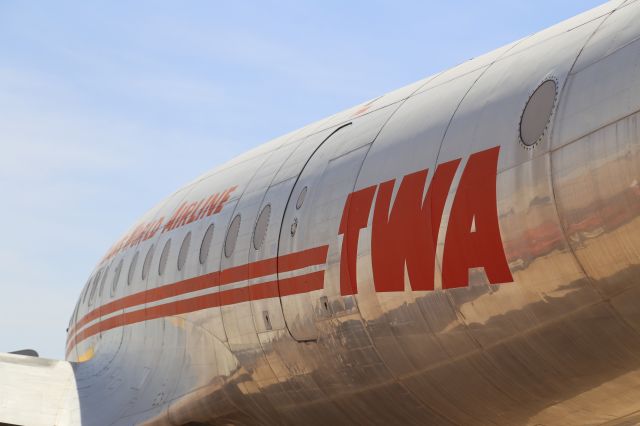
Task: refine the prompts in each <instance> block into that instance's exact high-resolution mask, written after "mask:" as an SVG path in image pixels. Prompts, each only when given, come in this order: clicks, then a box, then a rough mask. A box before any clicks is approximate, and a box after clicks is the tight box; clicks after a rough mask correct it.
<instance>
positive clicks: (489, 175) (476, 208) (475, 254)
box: [442, 147, 513, 289]
mask: <svg viewBox="0 0 640 426" xmlns="http://www.w3.org/2000/svg"><path fill="white" fill-rule="evenodd" d="M499 152H500V147H495V148H491V149H488V150H486V151H482V152H478V153H475V154H472V155H471V156H470V157H469V161H468V162H467V165H466V167H465V169H464V172H463V173H462V177H461V178H460V185H459V186H458V190H457V192H456V195H455V198H454V199H453V206H452V207H451V216H450V217H449V225H448V227H447V235H446V238H445V245H444V254H443V259H442V288H443V289H448V288H457V287H465V286H467V285H469V269H470V268H479V267H482V268H484V271H485V273H486V275H487V278H488V279H489V282H490V283H491V284H503V283H508V282H512V281H513V277H512V276H511V271H510V270H509V265H508V264H507V259H506V256H505V254H504V248H503V246H502V239H501V237H500V228H499V226H498V206H497V199H496V175H497V168H498V155H499ZM474 225H475V226H474Z"/></svg>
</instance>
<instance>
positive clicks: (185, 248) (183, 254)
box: [178, 232, 191, 271]
mask: <svg viewBox="0 0 640 426" xmlns="http://www.w3.org/2000/svg"><path fill="white" fill-rule="evenodd" d="M190 244H191V232H188V233H187V235H185V237H184V240H182V245H181V246H180V252H179V253H178V271H182V268H184V264H185V263H186V261H187V254H188V253H189V245H190Z"/></svg>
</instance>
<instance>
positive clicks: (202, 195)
mask: <svg viewBox="0 0 640 426" xmlns="http://www.w3.org/2000/svg"><path fill="white" fill-rule="evenodd" d="M639 38H640V2H638V1H622V0H615V1H610V2H608V3H607V4H605V5H603V6H601V7H599V8H596V9H594V10H592V11H589V12H587V13H585V14H582V15H580V16H578V17H575V18H573V19H570V20H568V21H566V22H563V23H561V24H559V25H557V26H555V27H552V28H550V29H548V30H545V31H542V32H540V33H537V34H535V35H533V36H531V37H528V38H525V39H523V40H520V41H518V42H515V43H513V44H510V45H508V46H506V47H503V48H501V49H498V50H496V51H494V52H491V53H489V54H487V55H484V56H481V57H479V58H475V59H473V60H471V61H469V62H466V63H464V64H462V65H460V66H458V67H455V68H453V69H450V70H448V71H444V72H442V73H440V74H437V75H435V76H432V77H429V78H426V79H424V80H422V81H420V82H417V83H415V84H412V85H410V86H407V87H405V88H403V89H400V90H398V91H395V92H392V93H390V94H387V95H384V96H382V97H380V98H377V99H375V100H373V101H371V102H369V103H366V104H363V105H359V106H357V107H355V108H353V109H350V110H348V111H345V112H343V113H340V114H337V115H335V116H332V117H329V118H328V119H325V120H323V121H320V122H317V123H314V124H312V125H309V126H307V127H305V128H303V129H300V130H298V131H295V132H292V133H290V134H288V135H286V136H284V137H281V138H278V139H276V140H274V141H271V142H269V143H267V144H266V145H264V146H262V147H259V148H257V149H255V150H253V151H251V152H249V153H247V154H245V155H243V156H241V157H239V158H237V159H235V160H233V161H231V162H229V163H227V164H225V165H223V166H221V167H219V168H217V169H215V170H213V171H211V172H209V173H207V174H205V175H203V176H202V177H201V178H199V179H197V180H196V181H194V182H192V183H190V184H189V185H187V186H185V187H184V188H182V189H180V190H179V191H177V192H176V193H174V194H172V195H171V196H170V197H168V198H167V199H166V200H164V201H163V202H162V203H160V204H159V205H158V206H156V207H155V208H154V209H152V210H151V211H149V212H148V213H147V214H146V215H145V216H144V217H142V218H141V220H140V222H139V223H138V224H136V225H135V226H134V228H133V229H134V232H133V235H134V236H133V237H132V236H131V235H132V233H129V234H127V236H125V237H124V238H123V240H121V241H120V243H119V244H118V245H116V246H115V247H114V249H112V250H111V251H110V252H109V253H108V255H107V256H106V257H105V259H103V260H102V261H101V262H100V263H99V265H98V266H97V267H96V270H95V271H94V274H92V277H91V279H90V280H89V282H88V284H87V286H86V288H85V289H84V290H83V292H82V293H81V298H80V301H79V304H78V307H77V309H76V311H75V312H74V315H73V317H72V319H71V324H70V327H71V329H70V335H69V339H70V340H69V344H68V354H67V359H68V360H70V361H82V362H80V363H78V364H76V365H75V374H76V379H77V383H78V390H79V397H80V408H81V418H82V423H83V424H88V425H93V424H95V425H102V424H137V423H147V424H176V425H182V424H189V423H191V422H194V423H211V424H323V425H324V424H501V425H513V424H559V425H566V424H593V423H605V422H609V421H612V422H614V421H617V420H620V419H623V418H624V419H625V420H629V421H631V422H632V423H633V422H634V419H636V417H634V413H635V412H637V411H638V410H640V403H639V402H638V401H640V282H639V281H640V280H639V276H638V271H639V270H640V269H639V268H640V216H639V215H640V181H639V179H640V41H638V39H639ZM549 79H552V80H554V81H555V82H556V83H557V87H558V95H557V100H556V104H555V105H556V106H555V108H554V111H553V115H552V116H551V121H550V123H549V124H548V126H547V128H546V130H545V132H544V135H543V137H542V139H541V140H540V141H539V142H538V143H537V144H536V145H535V146H534V147H527V146H524V145H523V143H522V141H521V140H520V135H519V124H520V120H521V116H522V113H523V110H524V108H525V105H526V104H527V101H528V99H529V97H530V96H531V94H532V93H533V92H534V90H535V89H536V88H537V87H538V86H539V85H540V83H542V82H543V81H545V80H549ZM494 148H495V149H497V150H499V158H498V163H497V168H496V169H495V170H494V176H495V188H496V192H495V194H496V196H497V200H496V203H495V204H496V207H495V208H496V214H497V220H498V223H499V236H500V240H501V244H502V247H503V249H504V256H505V257H506V261H507V262H508V271H507V272H508V273H509V274H510V276H511V280H504V279H503V280H493V279H492V278H491V277H489V276H488V275H489V274H488V273H485V272H486V271H485V270H484V268H482V267H479V268H470V269H469V270H468V271H467V270H466V269H465V270H464V271H463V272H464V274H468V283H466V285H463V286H460V287H457V288H444V287H446V285H445V286H443V279H442V277H443V272H442V271H443V256H446V253H445V252H446V250H447V245H448V244H449V243H448V241H447V240H448V236H447V235H448V233H447V231H448V225H449V223H450V218H451V212H452V209H455V206H454V204H455V202H454V200H455V198H456V194H457V193H458V191H459V186H460V180H461V178H462V174H463V173H465V172H464V171H465V170H466V169H468V167H467V166H468V163H469V162H470V161H471V160H470V158H471V157H472V156H473V155H474V154H476V153H481V152H486V151H487V150H491V149H494ZM458 160H459V166H458V167H457V168H456V169H455V176H454V177H453V181H452V184H451V186H450V187H449V189H448V192H447V193H446V194H448V195H447V197H446V203H445V204H444V207H443V213H442V218H441V220H438V221H435V220H434V219H433V217H432V221H433V222H432V223H431V225H432V228H433V229H432V231H431V232H432V236H433V237H434V243H435V244H434V246H433V249H434V254H435V257H434V259H435V263H434V273H433V287H434V288H433V290H431V289H429V288H427V289H424V288H422V287H420V288H418V285H417V284H416V282H410V281H411V269H410V267H409V265H407V271H406V272H404V274H403V275H404V276H405V277H404V287H403V288H396V289H395V291H380V289H381V286H382V285H386V284H384V283H382V282H380V280H378V282H375V277H374V275H376V274H378V276H381V275H380V273H379V272H376V271H374V266H373V263H375V262H377V260H375V259H373V257H375V255H374V256H373V257H372V238H374V239H375V238H376V237H375V236H372V222H373V221H374V220H375V219H374V217H373V216H374V215H375V213H374V210H375V208H376V207H375V206H376V205H377V204H376V203H378V201H376V200H379V199H380V197H381V195H380V194H381V193H382V189H381V185H382V184H383V183H385V182H391V183H390V184H389V185H391V188H395V189H394V193H393V194H394V197H396V196H397V193H398V187H399V185H400V182H401V181H402V179H403V178H404V177H405V176H408V175H411V174H412V173H416V172H419V171H422V170H428V171H429V172H428V174H427V176H428V178H427V184H426V186H425V188H426V187H429V183H430V182H431V180H432V177H433V176H434V173H435V170H436V169H437V166H438V165H442V164H446V163H448V162H452V161H458ZM393 185H395V186H393ZM492 185H493V183H492ZM368 188H374V189H372V190H371V191H372V192H371V196H372V197H374V198H372V199H371V200H372V203H373V206H374V207H372V208H371V213H366V212H365V214H364V216H363V217H364V223H363V224H361V226H359V227H358V232H357V233H355V234H354V233H351V234H349V232H345V231H346V230H347V229H343V227H344V226H346V225H344V224H345V223H347V222H349V220H350V219H349V218H351V219H353V218H355V217H356V216H353V215H356V214H359V213H358V210H357V208H354V207H353V206H351V207H350V208H351V210H349V208H348V203H347V200H348V199H351V198H350V194H355V193H360V194H365V193H366V191H365V190H367V189H368ZM230 189H231V190H230ZM229 190H230V191H229ZM225 191H228V194H227V197H226V199H225V200H224V202H219V203H218V206H220V209H219V210H218V211H217V212H215V211H209V212H208V213H210V214H207V213H205V211H204V210H203V206H205V205H206V203H207V201H206V200H211V197H212V195H213V194H224V193H225ZM359 191H361V192H359ZM362 191H364V192H362ZM376 191H377V192H376ZM302 193H304V194H303V195H301V194H302ZM374 194H378V195H377V196H376V195H374ZM446 194H445V195H446ZM218 197H219V198H220V197H221V196H220V195H218ZM375 197H378V198H375ZM202 200H205V201H202ZM218 201H219V199H218ZM194 203H200V204H197V205H196V206H195V207H193V208H192V210H191V214H190V215H187V216H189V217H188V218H187V219H184V220H183V223H177V222H176V223H173V224H172V225H171V226H167V223H168V221H170V219H171V218H172V217H174V216H175V214H176V212H180V211H181V209H183V210H182V212H183V213H184V209H185V208H188V206H189V205H194ZM267 205H268V206H269V212H268V213H269V215H268V220H267V223H266V225H265V223H264V221H261V220H258V217H259V215H260V213H261V212H262V211H263V210H264V208H265V206H267ZM185 206H187V207H185ZM345 212H346V213H345ZM172 215H173V216H172ZM238 215H239V217H240V219H237V221H239V228H237V240H235V239H234V238H233V237H234V234H235V231H236V226H237V222H236V223H235V224H233V223H232V222H234V218H236V217H237V216H238ZM345 215H346V216H345ZM183 216H184V215H183ZM345 218H347V219H345ZM353 220H355V219H353ZM353 220H352V222H353ZM345 221H346V222H345ZM349 223H351V222H349ZM211 224H213V225H214V228H213V233H212V234H210V235H211V236H212V239H211V241H210V244H205V248H204V250H208V252H207V253H205V254H206V255H205V256H203V253H202V250H203V248H202V247H201V246H202V243H201V242H202V241H203V238H204V236H205V233H206V231H207V229H209V227H210V225H211ZM257 224H259V225H260V226H256V225H257ZM473 226H476V224H474V225H473ZM478 226H480V225H478ZM136 227H137V228H136ZM265 227H266V229H265ZM136 229H138V231H135V230H136ZM140 229H143V230H144V231H143V232H142V233H141V232H140ZM263 229H265V230H264V235H262V230H263ZM397 229H400V230H401V231H402V232H400V233H399V234H391V236H389V237H388V238H389V241H392V242H391V243H389V244H401V242H402V241H407V244H409V241H414V240H415V238H414V237H415V236H414V235H413V233H412V229H411V228H410V227H408V226H400V225H398V228H397ZM256 230H259V231H260V232H259V234H258V237H256V232H257V231H256ZM438 231H439V232H438ZM416 232H417V231H416ZM189 233H190V234H189ZM187 234H189V235H190V237H189V238H188V239H189V241H188V242H187V243H186V248H185V244H183V241H184V239H185V236H186V235H187ZM229 235H231V237H229ZM354 235H357V239H356V240H353V239H350V240H348V241H345V239H346V238H352V237H353V236H354ZM230 238H231V239H232V240H234V241H232V242H230V241H229V239H230ZM168 240H171V241H172V242H171V248H170V249H169V250H168V252H167V257H165V258H164V260H163V259H162V258H163V256H161V251H162V250H163V248H164V247H165V245H166V242H167V241H168ZM205 240H206V239H205ZM206 243H209V241H206ZM232 243H233V244H232ZM349 244H351V246H349ZM232 246H233V247H232ZM152 247H153V252H152V253H153V255H150V256H147V253H148V252H149V250H150V249H151V248H152ZM348 247H351V248H352V250H351V252H350V254H349V255H347V254H345V253H346V252H345V250H347V248H348ZM466 249H467V248H465V250H466ZM485 249H486V248H484V247H469V248H468V250H470V251H472V252H473V253H477V252H478V251H482V250H485ZM180 252H182V255H181V254H180ZM470 253H471V252H470ZM134 257H135V258H136V259H137V261H136V262H134V266H133V269H132V270H131V272H130V264H131V263H132V259H134ZM180 257H182V259H179V258H180ZM203 257H204V258H205V260H204V262H201V260H202V258H203ZM146 259H148V261H147V262H145V260H146ZM121 260H122V265H123V266H122V267H121V268H120V271H119V274H116V270H117V269H118V265H119V264H120V262H121ZM163 261H166V266H165V268H166V269H165V270H164V272H163V273H162V274H159V272H158V271H159V269H161V268H162V267H161V263H162V262H163ZM182 261H184V265H183V266H181V267H180V268H178V265H179V264H180V263H181V262H182ZM345 262H348V263H349V265H350V266H348V267H347V266H345V265H346V263H345ZM424 262H429V259H428V258H426V257H425V259H424ZM145 263H146V264H147V265H146V266H145V265H143V264H145ZM145 268H146V273H143V270H144V269H145ZM378 271H380V269H379V270H378ZM98 273H99V274H100V276H98V278H96V274H98ZM103 274H106V280H102V277H103ZM116 276H117V278H115V279H116V281H114V277H116ZM143 276H144V278H143ZM465 276H466V275H465ZM129 278H130V280H129ZM345 280H346V281H345ZM497 281H501V282H497ZM101 283H102V285H101ZM345 283H350V284H353V286H352V287H349V286H345ZM92 288H93V290H94V291H92ZM112 290H113V291H112ZM94 292H95V293H94ZM92 293H94V294H92ZM101 307H105V308H104V309H103V308H101ZM83 319H84V320H83ZM92 327H93V328H92ZM83 330H84V331H85V332H84V334H83ZM87 330H88V331H87ZM77 334H79V336H80V337H77V336H76V335H77ZM639 413H640V412H639ZM625 416H627V417H625ZM629 416H630V417H629ZM636 416H637V419H636V420H635V421H640V414H637V415H636Z"/></svg>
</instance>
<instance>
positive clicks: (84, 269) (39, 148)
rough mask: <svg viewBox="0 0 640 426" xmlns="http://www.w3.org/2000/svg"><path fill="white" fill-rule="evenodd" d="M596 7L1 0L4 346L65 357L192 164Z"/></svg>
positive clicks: (462, 1) (215, 159)
mask: <svg viewBox="0 0 640 426" xmlns="http://www.w3.org/2000/svg"><path fill="white" fill-rule="evenodd" d="M600 3H602V1H591V0H581V1H578V0H563V1H557V0H553V1H552V0H537V1H531V0H526V1H524V0H521V1H513V0H511V1H507V0H502V1H496V0H485V1H481V2H479V1H475V0H474V1H470V0H459V1H456V2H442V1H437V2H436V1H427V0H423V1H398V0H395V1H391V0H389V1H380V0H368V1H350V2H349V1H334V0H323V1H314V2H311V1H308V2H303V1H264V0H261V1H254V2H248V1H227V2H222V1H218V2H216V1H183V2H168V1H166V2H164V1H135V2H124V1H120V2H115V1H91V2H85V1H76V2H68V1H56V2H44V1H41V2H36V1H29V2H27V1H18V0H15V1H11V0H0V197H1V198H0V199H1V205H0V289H1V290H2V291H1V292H0V352H2V351H12V350H17V349H23V348H34V349H36V350H38V351H39V352H40V353H41V355H42V356H45V357H52V358H62V357H63V352H64V342H65V338H66V333H65V328H66V327H67V322H68V320H69V317H70V315H71V312H72V310H73V307H74V305H75V301H76V298H77V296H78V294H79V292H80V290H81V288H82V286H83V285H84V283H85V281H86V279H87V277H88V275H89V273H90V272H91V270H92V269H93V267H94V265H95V263H96V262H97V261H98V259H100V257H101V256H102V255H103V254H104V253H105V251H106V250H107V249H108V248H109V247H110V246H111V244H112V243H113V242H114V241H115V240H116V239H117V238H118V237H119V236H120V235H121V234H122V233H123V232H124V231H125V230H126V229H127V228H128V227H129V226H130V225H131V224H132V222H133V221H134V220H135V219H136V218H137V217H139V216H140V215H141V214H142V213H143V212H145V211H146V210H148V209H149V208H151V207H152V206H153V205H154V204H155V203H157V202H158V201H160V200H161V199H162V198H163V197H164V196H166V195H168V194H169V193H170V192H172V191H174V190H175V189H177V188H179V187H180V186H181V185H183V184H185V183H186V182H188V181H189V180H191V179H193V178H194V177H196V176H198V175H200V174H201V173H203V172H205V171H207V170H208V169H211V168H213V167H214V166H216V165H218V164H220V163H222V162H224V161H225V160H228V159H230V158H232V157H233V156H235V155H237V154H240V153H242V152H243V151H246V150H248V149H249V148H251V147H254V146H256V145H258V144H260V143H262V142H266V141H267V140H269V139H271V138H273V137H276V136H279V135H281V134H284V133H286V132H288V131H290V130H293V129H296V128H298V127H301V126H303V125H305V124H308V123H310V122H312V121H315V120H317V119H320V118H323V117H324V116H327V115H330V114H332V113H335V112H338V111H340V110H342V109H345V108H347V107H349V106H352V105H355V104H357V103H360V102H362V101H366V100H368V99H371V98H374V97H376V96H378V95H381V94H383V93H385V92H387V91H390V90H393V89H395V88H398V87H401V86H403V85H405V84H408V83H411V82H413V81H415V80H418V79H420V78H423V77H426V76H428V75H430V74H433V73H435V72H437V71H440V70H443V69H446V68H449V67H451V66H454V65H456V64H458V63H460V62H463V61H465V60H467V59H469V58H471V57H474V56H477V55H480V54H482V53H485V52H487V51H490V50H492V49H494V48H497V47H499V46H501V45H504V44H507V43H509V42H511V41H514V40H516V39H518V38H521V37H523V36H526V35H528V34H530V33H533V32H536V31H538V30H541V29H543V28H546V27H548V26H550V25H553V24H555V23H557V22H559V21H561V20H563V19H566V18H569V17H571V16H573V15H575V14H577V13H579V12H582V11H585V10H587V9H590V8H592V7H594V6H596V5H598V4H600Z"/></svg>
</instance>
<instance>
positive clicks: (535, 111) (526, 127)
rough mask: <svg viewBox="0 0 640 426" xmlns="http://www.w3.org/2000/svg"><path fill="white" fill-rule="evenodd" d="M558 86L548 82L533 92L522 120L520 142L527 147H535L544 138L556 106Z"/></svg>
mask: <svg viewBox="0 0 640 426" xmlns="http://www.w3.org/2000/svg"><path fill="white" fill-rule="evenodd" d="M557 94H558V86H557V84H556V82H555V80H546V81H544V82H543V83H542V84H541V85H540V86H538V88H537V89H536V90H535V91H534V92H533V94H532V95H531V97H530V98H529V100H528V101H527V105H526V106H525V107H524V111H523V112H522V117H521V118H520V141H521V142H522V143H523V144H524V145H525V146H526V147H533V146H535V145H536V144H537V143H538V142H540V140H541V139H542V137H543V136H544V133H545V131H546V130H547V127H548V126H549V121H551V114H553V108H554V107H555V104H556V97H557Z"/></svg>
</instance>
